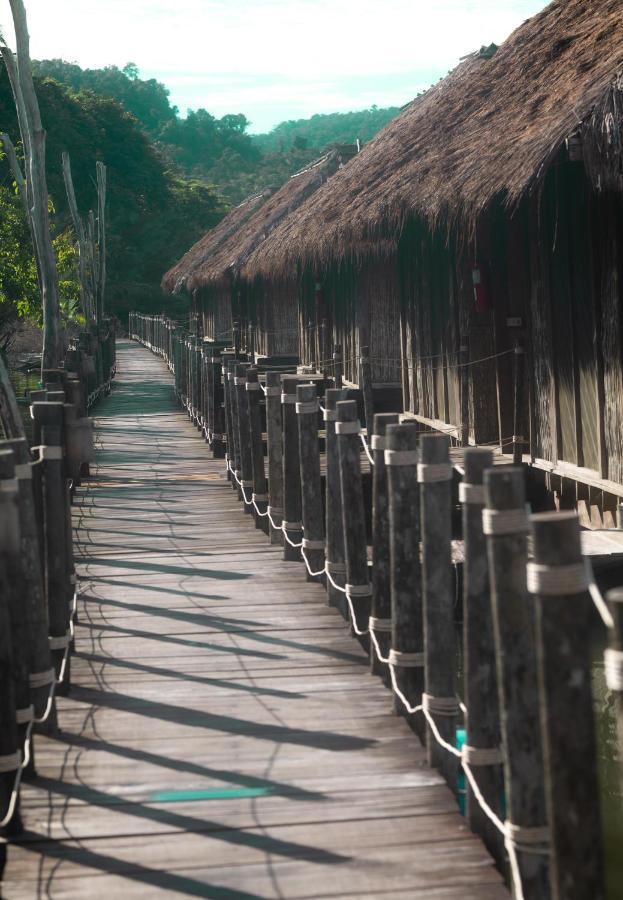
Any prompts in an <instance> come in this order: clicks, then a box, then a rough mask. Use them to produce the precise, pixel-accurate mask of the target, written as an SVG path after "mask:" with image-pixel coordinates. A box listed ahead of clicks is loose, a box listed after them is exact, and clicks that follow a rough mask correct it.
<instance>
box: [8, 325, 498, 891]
mask: <svg viewBox="0 0 623 900" xmlns="http://www.w3.org/2000/svg"><path fill="white" fill-rule="evenodd" d="M118 360H119V375H118V380H117V382H116V385H115V390H114V392H113V395H112V396H111V397H110V398H109V399H108V400H106V401H105V402H104V404H103V405H102V407H101V408H100V415H99V418H98V422H97V430H98V444H99V445H100V449H99V451H98V455H97V462H96V463H95V465H94V467H93V478H92V480H91V481H90V482H86V483H85V484H84V485H83V486H82V487H81V488H80V490H79V493H78V499H77V505H76V507H75V522H74V527H75V534H76V539H77V549H78V565H79V573H80V580H81V586H82V587H83V591H82V593H81V596H80V601H79V610H78V623H79V624H78V626H77V634H76V647H77V653H76V655H75V656H74V659H73V666H72V675H73V687H72V693H71V696H69V697H66V698H62V699H61V700H60V701H59V723H60V726H61V729H62V730H61V732H60V733H59V734H58V735H57V736H56V737H44V736H41V737H38V741H37V767H38V773H39V778H38V779H37V781H36V782H33V783H31V784H27V785H25V786H24V790H23V804H22V805H23V814H24V819H25V824H26V828H27V831H26V834H25V835H24V839H23V841H22V842H21V843H20V844H15V845H13V846H11V847H10V848H9V860H8V866H7V869H6V872H5V879H4V883H3V889H2V896H3V897H6V898H11V900H21V898H26V897H28V898H30V897H32V896H39V895H41V894H42V893H45V894H46V895H47V896H54V897H55V898H67V900H68V898H80V900H83V898H95V897H103V896H122V897H124V898H138V897H140V898H144V897H151V896H154V897H156V896H167V897H188V896H197V897H219V898H221V897H224V898H232V900H233V898H240V900H244V898H255V900H259V898H269V897H288V898H304V897H306V898H311V897H317V898H329V897H353V898H355V897H357V898H372V897H379V898H381V897H383V898H390V897H411V898H418V900H419V898H421V900H424V898H433V900H434V898H439V900H445V898H448V900H450V898H457V900H458V898H459V897H460V898H463V900H502V898H505V897H507V896H508V893H507V891H506V889H505V888H504V886H503V884H502V881H501V877H500V875H499V873H498V872H497V871H496V870H495V869H494V868H493V866H492V863H491V860H490V858H489V857H488V855H487V854H486V852H485V850H484V849H483V847H482V845H481V844H480V842H479V841H478V840H477V839H476V838H475V837H473V836H472V835H471V834H469V832H468V831H467V830H466V828H465V823H464V821H463V819H462V818H461V817H460V815H459V813H458V811H457V809H456V806H455V803H454V800H453V798H452V794H451V792H450V791H449V790H448V788H447V787H446V786H445V784H444V783H443V781H442V779H441V777H440V775H439V774H438V773H437V772H435V771H434V770H431V769H429V768H428V767H427V766H426V761H425V755H424V751H423V749H422V747H421V746H420V745H419V744H418V743H417V741H416V739H415V737H414V736H413V734H412V732H411V731H410V730H409V728H408V727H407V726H406V724H405V723H404V722H402V721H399V720H397V719H396V718H395V717H394V716H393V715H392V713H391V704H390V696H389V694H388V692H387V691H386V689H385V688H384V686H383V685H382V683H381V682H380V680H378V679H375V678H373V677H372V676H371V675H370V674H369V672H368V670H367V661H366V657H365V654H364V653H363V651H362V649H361V647H360V646H359V644H358V643H357V642H356V641H354V640H353V639H352V638H351V637H350V635H349V633H348V630H347V626H346V625H345V623H344V621H343V620H342V618H341V617H340V616H339V615H338V614H337V613H336V612H335V611H334V610H331V609H329V608H327V606H326V597H325V593H324V590H323V588H322V586H321V585H319V584H316V583H307V582H306V581H305V576H304V570H303V567H302V566H301V565H300V564H299V563H294V562H292V563H284V562H283V561H282V560H281V559H280V558H279V557H280V550H279V548H278V547H275V546H271V545H270V543H269V542H268V540H267V539H266V537H265V536H264V535H262V534H261V532H258V531H257V530H256V529H255V528H254V527H253V522H252V521H251V519H250V517H248V516H244V514H243V511H242V508H241V504H240V503H238V502H237V500H236V498H235V496H234V494H233V493H232V491H231V487H230V486H229V483H228V482H227V480H226V477H225V472H224V466H223V462H222V460H221V461H219V460H212V459H210V458H209V456H208V452H207V448H206V445H205V443H204V442H203V441H202V440H201V437H200V435H199V433H198V432H197V431H196V430H195V429H194V427H193V426H192V424H191V423H190V422H189V420H188V418H187V417H186V415H185V414H184V413H183V412H181V411H180V410H178V409H177V408H176V406H175V405H174V401H173V394H172V391H171V387H170V380H169V375H168V373H167V371H166V369H165V367H164V365H163V363H162V362H161V361H160V360H159V359H157V358H154V357H152V356H151V355H150V354H149V353H148V352H147V351H146V350H142V349H139V348H137V347H135V346H133V345H130V344H128V343H124V342H121V343H120V344H119V354H118ZM450 855H451V857H452V866H448V865H447V860H448V857H449V856H450Z"/></svg>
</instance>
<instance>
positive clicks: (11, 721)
mask: <svg viewBox="0 0 623 900" xmlns="http://www.w3.org/2000/svg"><path fill="white" fill-rule="evenodd" d="M2 455H3V454H0V456H2ZM4 455H6V453H5V454H4ZM11 456H12V455H11ZM11 512H12V511H11V509H10V508H7V507H6V505H5V503H0V763H1V765H0V817H1V818H4V816H5V815H6V813H7V811H8V806H9V802H10V798H11V792H12V790H13V783H14V781H15V772H16V770H17V768H18V766H19V763H20V757H19V747H20V740H19V735H18V729H17V722H16V697H15V683H14V679H13V648H12V641H11V635H12V630H11V612H10V605H11V604H10V596H9V579H10V573H9V572H8V570H7V562H6V556H7V553H10V552H11V549H12V548H15V546H16V542H17V540H18V537H19V533H18V532H17V531H16V525H15V522H14V521H12V516H11ZM19 831H21V820H20V814H19V806H18V807H17V808H16V811H15V815H14V817H13V820H12V821H11V822H9V825H8V827H7V828H5V829H2V831H1V832H0V834H2V835H3V836H5V835H9V834H14V833H18V832H19ZM3 843H4V842H0V848H1V846H2V844H3ZM4 861H5V857H4V856H3V855H2V856H0V868H2V866H3V864H4Z"/></svg>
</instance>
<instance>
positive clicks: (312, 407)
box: [295, 400, 318, 416]
mask: <svg viewBox="0 0 623 900" xmlns="http://www.w3.org/2000/svg"><path fill="white" fill-rule="evenodd" d="M295 409H296V412H297V414H298V415H299V416H301V415H305V414H306V413H317V412H318V401H317V400H305V401H302V402H297V403H296V406H295Z"/></svg>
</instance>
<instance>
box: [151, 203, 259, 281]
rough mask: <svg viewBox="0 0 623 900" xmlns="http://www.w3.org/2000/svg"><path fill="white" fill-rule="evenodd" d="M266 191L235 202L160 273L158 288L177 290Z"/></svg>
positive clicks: (253, 210)
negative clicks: (168, 267)
mask: <svg viewBox="0 0 623 900" xmlns="http://www.w3.org/2000/svg"><path fill="white" fill-rule="evenodd" d="M270 193H271V192H270V191H263V192H262V193H259V194H254V195H253V196H252V197H248V198H247V199H246V200H243V202H242V203H240V204H239V205H238V206H236V207H234V209H232V211H231V212H229V213H228V214H227V215H226V216H225V218H224V219H221V221H220V222H219V223H218V225H215V226H214V228H211V229H210V231H208V232H207V233H206V234H205V235H204V236H203V237H202V238H201V240H200V241H197V243H196V244H194V245H193V246H192V247H191V248H190V250H189V251H188V252H187V253H185V254H184V256H183V257H182V258H181V259H180V260H179V262H177V263H176V264H175V265H174V266H173V268H172V269H169V271H168V272H167V273H166V274H165V275H163V277H162V282H161V286H162V290H163V291H166V292H167V293H168V294H179V293H180V291H181V290H182V289H183V288H184V287H185V286H186V282H187V280H188V278H189V277H190V276H191V275H192V273H193V272H194V271H195V269H196V268H197V267H198V266H200V265H201V264H202V263H203V262H205V260H206V259H208V258H209V257H210V256H211V255H212V254H214V253H216V251H217V250H218V248H219V247H220V246H221V245H222V244H223V243H224V242H225V241H227V240H228V239H229V238H230V237H231V236H232V234H235V232H236V231H237V230H238V229H239V228H240V227H241V226H242V225H243V224H244V223H245V222H246V220H247V219H248V218H249V216H252V215H253V213H254V212H255V210H256V209H257V208H258V207H259V206H261V205H262V203H264V202H265V201H266V200H267V199H268V197H269V196H270Z"/></svg>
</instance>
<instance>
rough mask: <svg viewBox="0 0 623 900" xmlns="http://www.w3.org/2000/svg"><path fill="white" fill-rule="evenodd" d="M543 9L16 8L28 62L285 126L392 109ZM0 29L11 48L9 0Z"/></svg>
mask: <svg viewBox="0 0 623 900" xmlns="http://www.w3.org/2000/svg"><path fill="white" fill-rule="evenodd" d="M546 5H547V4H546V2H544V0H62V2H60V3H58V2H57V3H52V2H50V0H26V7H27V12H28V24H29V31H30V35H31V56H32V57H33V58H35V59H50V58H58V57H61V58H63V59H66V60H68V61H70V62H76V63H78V64H79V65H80V66H82V67H84V68H97V67H101V66H105V65H117V66H120V67H123V66H124V65H125V64H126V63H127V62H133V63H136V65H137V66H138V68H139V70H140V75H141V77H142V78H157V79H158V80H159V81H163V82H164V84H165V85H166V86H167V88H168V89H169V91H170V94H171V101H172V102H173V103H174V104H175V105H176V106H177V107H178V108H179V110H180V113H181V114H182V115H185V114H186V112H187V110H188V109H189V108H190V109H197V108H199V107H203V108H205V109H207V110H208V111H209V112H211V113H212V114H213V115H216V116H219V117H220V116H222V115H225V114H226V113H244V115H246V116H247V118H248V119H250V121H251V128H250V131H252V132H264V131H268V130H270V128H272V127H273V126H274V125H276V124H278V123H279V122H281V121H283V120H286V119H299V118H308V117H309V116H311V115H313V114H314V113H329V112H347V111H349V110H356V109H364V108H366V107H369V106H372V105H373V104H376V105H377V106H379V107H382V106H402V105H403V104H404V103H406V102H408V101H409V100H411V99H412V98H413V97H414V96H415V95H416V94H417V93H418V92H419V91H421V90H424V89H426V88H427V87H429V86H430V85H431V84H432V83H433V82H435V81H437V79H438V78H440V77H442V76H443V75H445V74H446V73H447V72H448V71H449V70H450V69H451V68H452V67H453V66H455V65H456V63H457V62H458V61H459V59H460V57H462V56H464V55H465V54H467V53H470V52H472V51H474V50H477V49H478V48H479V47H481V46H482V45H483V44H485V45H487V44H490V43H492V42H495V43H498V44H499V43H501V42H502V41H503V40H504V38H505V37H507V36H508V35H509V34H510V33H511V31H513V29H514V28H516V27H517V26H518V25H520V24H521V23H522V22H523V21H524V20H525V19H526V18H528V17H529V16H531V15H534V13H536V12H538V11H539V10H541V9H543V8H544V7H545V6H546ZM0 30H2V31H3V33H4V34H5V35H6V36H7V38H8V40H9V42H11V38H10V35H11V28H10V12H9V3H8V0H0Z"/></svg>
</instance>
